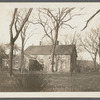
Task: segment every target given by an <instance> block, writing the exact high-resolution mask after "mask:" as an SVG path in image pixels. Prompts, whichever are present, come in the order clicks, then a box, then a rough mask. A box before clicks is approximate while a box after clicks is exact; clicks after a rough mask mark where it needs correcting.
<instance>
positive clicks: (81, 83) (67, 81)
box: [0, 69, 100, 92]
mask: <svg viewBox="0 0 100 100" xmlns="http://www.w3.org/2000/svg"><path fill="white" fill-rule="evenodd" d="M13 73H14V75H13V76H12V77H10V76H9V73H8V71H7V70H5V69H0V92H24V91H31V92H34V88H32V87H37V86H38V88H41V87H39V85H41V84H42V83H43V82H44V83H45V82H46V85H45V86H44V87H43V89H42V88H41V90H38V91H43V92H46V91H48V92H88V91H90V92H94V91H100V72H87V73H74V74H73V75H72V76H71V75H70V74H69V73H53V74H44V73H36V72H31V73H32V74H30V73H28V74H23V75H22V74H19V73H18V72H16V71H13ZM27 75H31V78H29V77H27V78H26V76H27ZM37 76H39V77H37ZM40 77H42V78H41V79H40ZM25 78H26V80H27V81H28V82H27V84H28V86H27V89H28V90H27V89H26V90H25V88H26V87H24V88H22V87H23V85H22V82H23V83H24V85H25V81H26V80H23V79H25ZM32 78H33V79H32ZM38 78H39V79H38ZM19 79H20V80H21V81H19ZM42 79H43V81H42ZM44 80H45V81H44ZM29 81H30V82H31V83H29ZM39 82H40V83H39ZM33 83H34V84H33ZM42 85H43V84H42ZM30 89H31V90H30ZM38 91H37V92H38Z"/></svg>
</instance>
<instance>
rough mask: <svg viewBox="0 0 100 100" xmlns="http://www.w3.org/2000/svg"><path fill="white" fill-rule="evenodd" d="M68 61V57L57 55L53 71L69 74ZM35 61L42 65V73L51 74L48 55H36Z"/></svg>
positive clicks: (69, 57)
mask: <svg viewBox="0 0 100 100" xmlns="http://www.w3.org/2000/svg"><path fill="white" fill-rule="evenodd" d="M35 56H36V55H35ZM70 59H71V56H70V55H57V56H56V57H55V59H54V60H55V63H54V70H55V71H56V69H57V72H70ZM37 60H38V61H39V62H40V63H43V64H44V69H43V70H44V71H46V72H52V70H51V69H52V68H51V67H52V65H51V56H50V55H37Z"/></svg>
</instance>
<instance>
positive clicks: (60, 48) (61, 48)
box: [25, 45, 76, 55]
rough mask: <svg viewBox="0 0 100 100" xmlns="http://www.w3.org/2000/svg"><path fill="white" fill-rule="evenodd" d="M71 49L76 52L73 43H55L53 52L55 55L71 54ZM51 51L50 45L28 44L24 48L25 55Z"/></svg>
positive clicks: (42, 53)
mask: <svg viewBox="0 0 100 100" xmlns="http://www.w3.org/2000/svg"><path fill="white" fill-rule="evenodd" d="M73 50H75V52H76V48H75V45H57V46H56V51H55V52H56V54H57V55H71V54H72V53H73ZM51 52H52V45H51V46H49V45H44V46H43V45H41V46H29V47H28V48H27V49H26V50H25V54H26V55H50V54H51Z"/></svg>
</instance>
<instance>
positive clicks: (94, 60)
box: [93, 57, 96, 70]
mask: <svg viewBox="0 0 100 100" xmlns="http://www.w3.org/2000/svg"><path fill="white" fill-rule="evenodd" d="M93 62H94V69H95V70H96V57H95V58H94V59H93Z"/></svg>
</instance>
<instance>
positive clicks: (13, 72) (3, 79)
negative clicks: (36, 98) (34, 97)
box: [0, 2, 100, 96]
mask: <svg viewBox="0 0 100 100" xmlns="http://www.w3.org/2000/svg"><path fill="white" fill-rule="evenodd" d="M4 92H9V93H15V92H17V93H21V92H26V93H30V92H31V93H38V92H39V93H43V92H44V93H45V92H46V93H47V92H48V93H51V92H52V93H55V92H56V93H57V92H59V93H63V92H64V93H65V94H67V93H69V92H70V93H73V92H84V93H85V92H88V93H89V92H98V93H99V92H100V3H74V2H73V3H67V2H65V3H42V2H41V3H10V2H9V3H0V93H4ZM5 95H6V94H5ZM99 96H100V93H99Z"/></svg>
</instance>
